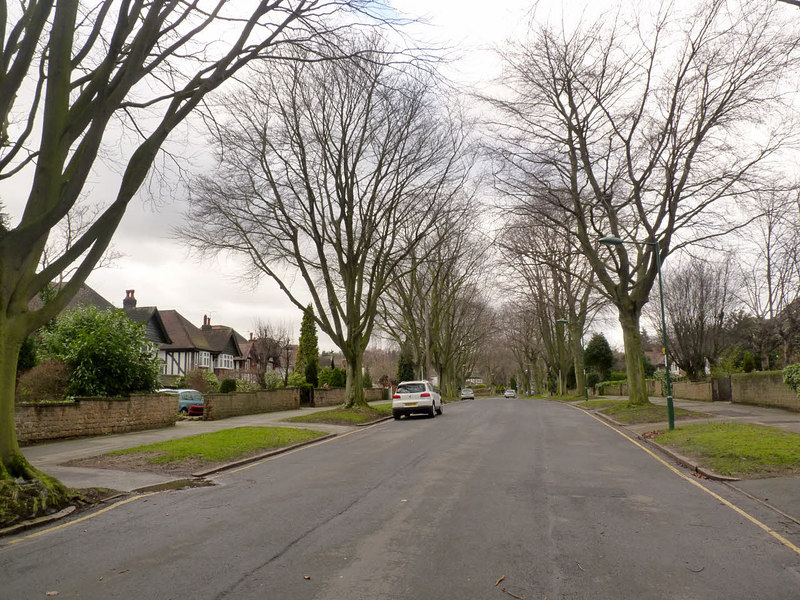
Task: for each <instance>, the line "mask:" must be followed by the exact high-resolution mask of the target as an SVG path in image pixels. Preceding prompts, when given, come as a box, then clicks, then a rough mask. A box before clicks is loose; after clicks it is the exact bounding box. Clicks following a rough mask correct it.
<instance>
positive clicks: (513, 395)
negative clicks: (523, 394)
mask: <svg viewBox="0 0 800 600" xmlns="http://www.w3.org/2000/svg"><path fill="white" fill-rule="evenodd" d="M516 397H517V392H516V391H515V390H512V389H511V388H508V389H507V390H506V391H505V392H504V393H503V398H516Z"/></svg>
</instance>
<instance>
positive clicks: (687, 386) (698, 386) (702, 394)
mask: <svg viewBox="0 0 800 600" xmlns="http://www.w3.org/2000/svg"><path fill="white" fill-rule="evenodd" d="M672 397H673V398H680V399H681V400H697V401H699V402H711V400H712V395H711V382H710V381H680V382H678V383H673V384H672Z"/></svg>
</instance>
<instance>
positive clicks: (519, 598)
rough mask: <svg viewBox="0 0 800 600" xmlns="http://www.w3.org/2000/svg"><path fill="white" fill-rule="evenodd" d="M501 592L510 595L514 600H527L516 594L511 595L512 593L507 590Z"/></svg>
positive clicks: (503, 589) (501, 589)
mask: <svg viewBox="0 0 800 600" xmlns="http://www.w3.org/2000/svg"><path fill="white" fill-rule="evenodd" d="M500 591H502V592H504V593H506V594H508V595H509V596H511V597H512V598H516V599H517V600H525V598H523V597H522V596H517V595H516V594H512V593H511V592H509V591H508V590H507V589H506V588H500Z"/></svg>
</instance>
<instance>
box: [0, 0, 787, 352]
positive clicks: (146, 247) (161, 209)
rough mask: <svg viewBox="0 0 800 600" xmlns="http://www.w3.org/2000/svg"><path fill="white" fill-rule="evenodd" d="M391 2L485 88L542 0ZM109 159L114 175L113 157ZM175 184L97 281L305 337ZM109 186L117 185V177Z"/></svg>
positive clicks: (9, 203) (136, 214) (554, 8)
mask: <svg viewBox="0 0 800 600" xmlns="http://www.w3.org/2000/svg"><path fill="white" fill-rule="evenodd" d="M392 4H393V5H394V6H395V7H396V8H397V9H398V10H400V11H402V12H404V13H405V14H406V15H408V16H410V17H421V18H424V19H425V20H426V22H427V24H426V25H424V26H423V25H419V26H415V28H414V31H415V36H417V37H422V38H424V39H427V40H429V41H432V42H435V43H437V44H440V45H444V46H447V47H449V48H451V49H452V54H453V55H455V56H456V57H457V60H455V61H454V62H453V64H451V65H450V66H449V67H448V69H447V75H448V77H450V78H451V79H453V80H455V81H456V82H457V83H461V84H464V85H466V86H477V87H480V88H481V89H482V90H483V91H485V90H486V88H487V86H488V85H489V82H491V81H492V80H493V79H495V78H497V77H498V76H499V75H500V67H499V62H498V60H497V58H496V55H495V54H494V52H493V49H494V48H495V47H497V46H501V45H502V44H503V43H504V41H506V40H508V39H510V38H515V37H519V36H521V35H523V34H524V32H525V30H526V26H527V23H528V20H529V17H530V11H531V8H532V6H533V3H532V2H531V1H524V0H496V1H495V2H492V3H490V4H487V3H486V2H478V1H475V0H466V1H465V0H435V1H431V0H393V2H392ZM612 6H613V3H611V2H600V3H594V4H590V5H587V4H586V3H585V2H577V0H563V1H545V0H542V1H540V2H538V3H537V10H536V13H537V17H539V18H549V19H560V18H561V15H562V11H563V15H566V18H565V21H566V22H574V21H577V20H579V19H581V18H583V19H584V20H586V19H587V18H588V15H587V14H586V11H602V10H608V9H609V8H611V7H612ZM587 7H588V8H587ZM788 8H789V7H787V9H788ZM170 144H171V145H170V147H171V148H172V149H173V150H176V151H177V152H178V153H179V154H180V155H181V157H190V158H192V161H191V164H192V168H193V169H195V170H196V169H197V168H198V167H199V166H200V165H202V164H203V161H204V160H205V161H206V164H208V158H207V157H206V158H205V159H204V156H203V152H202V144H199V146H200V149H195V148H196V147H197V146H198V142H197V136H196V135H195V136H194V137H193V138H192V137H191V136H189V135H187V134H186V132H185V130H184V131H183V132H178V133H177V135H176V136H174V137H173V138H172V140H171V142H170ZM111 158H112V159H113V157H111ZM108 164H109V165H111V166H110V167H109V166H107V167H106V168H108V169H109V173H110V170H111V169H113V168H114V167H113V160H111V159H110V160H109V161H108ZM159 173H165V174H166V179H167V180H169V178H170V175H169V169H166V170H162V171H160V172H159ZM105 176H106V175H105V174H104V173H103V171H102V170H98V172H97V173H95V174H94V175H93V179H92V180H91V182H90V183H91V184H92V195H93V197H96V198H97V199H98V201H102V200H103V198H102V195H103V193H104V192H105V191H106V190H105V189H104V186H103V180H104V177H105ZM112 177H113V175H112ZM117 181H118V179H117ZM27 191H28V190H27V189H26V188H25V186H24V185H22V184H21V183H20V182H19V181H18V180H17V181H15V182H14V186H13V188H9V187H8V186H6V187H4V188H0V196H2V198H3V201H4V202H5V204H6V209H7V210H8V211H9V212H10V213H11V215H12V221H15V220H16V218H17V217H18V216H19V214H20V213H21V210H22V207H23V203H24V199H25V195H26V194H27ZM170 191H171V190H170V188H169V186H165V187H162V188H155V187H150V188H149V190H147V191H145V192H144V193H142V194H141V198H138V199H136V200H134V201H133V202H132V203H131V205H130V207H129V208H128V211H127V214H126V216H125V217H124V219H123V221H122V224H121V226H120V227H119V229H118V231H117V235H116V236H115V238H114V242H113V244H114V247H115V249H116V250H117V251H118V252H119V253H121V255H122V256H121V257H120V258H119V259H117V260H116V261H115V262H114V263H113V264H112V265H111V266H108V267H105V268H101V269H99V270H97V271H95V272H94V273H92V275H91V276H90V277H89V278H88V283H89V285H90V286H91V287H92V288H94V289H95V290H96V291H97V292H99V293H100V294H101V295H102V296H104V297H105V298H106V299H108V300H109V301H110V302H112V303H114V304H115V305H117V306H121V304H122V299H123V298H124V297H125V290H127V289H134V290H135V291H136V298H137V300H138V305H139V306H157V307H158V308H160V309H175V310H177V311H178V312H180V313H181V314H183V315H184V316H185V317H186V318H188V319H189V320H190V321H192V322H193V323H195V324H196V325H197V326H200V325H201V324H202V323H203V315H208V316H210V318H211V322H212V323H213V324H220V325H230V326H232V327H234V328H235V329H236V330H237V331H239V332H240V333H241V334H242V335H244V336H245V337H247V336H248V334H249V333H250V332H253V331H255V328H256V323H257V321H258V320H261V321H265V322H268V323H271V324H273V325H278V324H285V325H287V326H289V327H290V328H291V329H292V333H293V336H295V337H296V336H297V334H298V332H299V324H300V317H301V315H300V313H299V311H298V310H297V309H296V308H295V307H294V306H292V305H291V304H290V303H289V301H288V300H287V299H286V298H285V296H284V295H283V294H282V293H281V292H280V290H279V289H278V287H277V286H276V285H275V284H274V283H272V282H271V281H268V280H266V279H264V280H262V281H261V282H259V283H258V284H257V285H255V286H252V285H248V284H247V283H246V282H244V281H242V280H241V278H240V277H238V274H239V273H240V268H239V267H238V266H237V264H235V263H232V262H227V261H225V260H222V259H220V260H213V259H205V260H204V261H202V262H200V261H199V260H197V259H195V258H193V257H191V256H190V255H189V253H188V251H187V250H186V249H185V248H184V247H183V246H182V245H181V244H180V243H178V242H177V241H176V240H174V239H173V236H172V235H171V229H172V228H173V227H183V226H186V225H185V223H184V219H183V216H182V215H183V213H184V211H185V209H186V205H185V203H184V198H183V196H184V194H183V193H182V192H181V191H180V189H178V190H177V192H176V193H170ZM107 192H108V193H114V192H116V183H115V184H114V187H111V186H109V187H108V189H107ZM298 287H299V286H298ZM320 346H321V349H323V350H327V349H331V348H332V344H331V343H330V341H329V340H327V338H323V337H322V336H321V339H320Z"/></svg>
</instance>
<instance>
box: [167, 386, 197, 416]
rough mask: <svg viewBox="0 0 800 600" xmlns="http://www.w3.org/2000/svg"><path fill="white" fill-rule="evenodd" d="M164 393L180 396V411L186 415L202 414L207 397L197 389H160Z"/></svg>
mask: <svg viewBox="0 0 800 600" xmlns="http://www.w3.org/2000/svg"><path fill="white" fill-rule="evenodd" d="M158 391H159V392H160V393H162V394H174V395H176V396H178V412H181V413H183V414H185V415H192V416H193V415H198V414H199V415H202V414H203V407H204V406H205V404H206V399H205V397H204V396H203V394H201V393H200V392H198V391H197V390H190V389H177V390H174V389H172V388H162V389H160V390H158Z"/></svg>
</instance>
